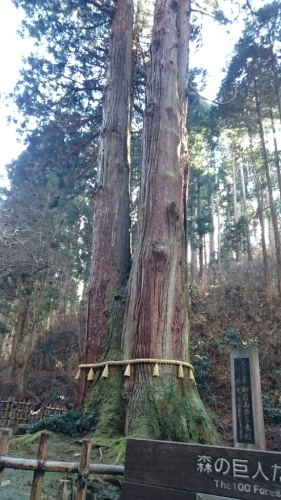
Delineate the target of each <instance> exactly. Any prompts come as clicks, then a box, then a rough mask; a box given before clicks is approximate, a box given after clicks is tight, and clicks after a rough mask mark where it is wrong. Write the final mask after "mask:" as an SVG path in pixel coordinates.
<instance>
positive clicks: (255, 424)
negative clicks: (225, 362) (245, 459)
mask: <svg viewBox="0 0 281 500" xmlns="http://www.w3.org/2000/svg"><path fill="white" fill-rule="evenodd" d="M230 364H231V387H232V417H233V434H234V446H235V447H236V448H245V449H249V450H250V449H252V450H265V433H264V421H263V409H262V398H261V382H260V370H259V355H258V350H257V349H255V348H247V349H232V350H231V352H230Z"/></svg>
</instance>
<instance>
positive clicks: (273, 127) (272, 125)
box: [269, 109, 281, 199]
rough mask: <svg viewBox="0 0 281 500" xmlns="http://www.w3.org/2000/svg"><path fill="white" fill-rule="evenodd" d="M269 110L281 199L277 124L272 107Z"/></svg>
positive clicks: (280, 169)
mask: <svg viewBox="0 0 281 500" xmlns="http://www.w3.org/2000/svg"><path fill="white" fill-rule="evenodd" d="M269 112H270V121H271V128H272V135H273V143H274V157H275V165H276V171H277V179H278V187H279V194H280V199H281V168H280V159H279V152H278V146H277V139H276V128H275V124H274V118H273V112H272V109H270V111H269Z"/></svg>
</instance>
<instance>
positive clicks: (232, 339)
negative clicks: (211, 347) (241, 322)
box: [220, 328, 257, 349]
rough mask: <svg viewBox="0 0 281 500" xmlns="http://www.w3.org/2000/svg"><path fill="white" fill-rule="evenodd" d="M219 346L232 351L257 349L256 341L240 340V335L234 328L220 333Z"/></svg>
mask: <svg viewBox="0 0 281 500" xmlns="http://www.w3.org/2000/svg"><path fill="white" fill-rule="evenodd" d="M220 342H221V344H223V345H226V346H228V347H230V348H232V349H246V348H247V347H257V340H256V339H255V338H252V339H247V340H242V338H241V333H240V332H239V331H238V330H236V329H235V328H231V329H230V330H226V331H225V332H223V333H222V339H221V341H220Z"/></svg>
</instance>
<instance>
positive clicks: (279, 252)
mask: <svg viewBox="0 0 281 500" xmlns="http://www.w3.org/2000/svg"><path fill="white" fill-rule="evenodd" d="M254 91H255V103H256V110H257V116H258V125H259V132H260V139H261V147H262V155H263V164H264V169H265V175H266V183H267V192H268V197H269V206H270V213H271V217H272V224H273V231H274V241H275V255H276V262H277V281H278V292H279V297H280V298H281V243H280V234H279V229H278V221H277V216H276V210H275V204H274V199H273V192H272V183H271V177H270V171H269V164H268V158H267V151H266V145H265V138H264V131H263V125H262V115H261V104H260V97H259V92H258V88H257V82H256V80H254Z"/></svg>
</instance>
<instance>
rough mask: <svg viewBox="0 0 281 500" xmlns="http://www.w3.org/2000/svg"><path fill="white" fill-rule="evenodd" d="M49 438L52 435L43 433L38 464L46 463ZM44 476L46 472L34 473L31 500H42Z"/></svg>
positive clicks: (38, 471)
mask: <svg viewBox="0 0 281 500" xmlns="http://www.w3.org/2000/svg"><path fill="white" fill-rule="evenodd" d="M49 438H50V434H46V433H45V432H42V434H41V437H40V442H39V447H38V453H37V461H38V464H39V463H40V462H39V461H42V462H43V463H44V462H45V460H46V457H47V451H48V445H49ZM44 474H45V471H43V470H37V471H35V472H34V475H33V481H32V487H31V492H30V497H29V500H40V497H41V490H42V486H43V481H44Z"/></svg>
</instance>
